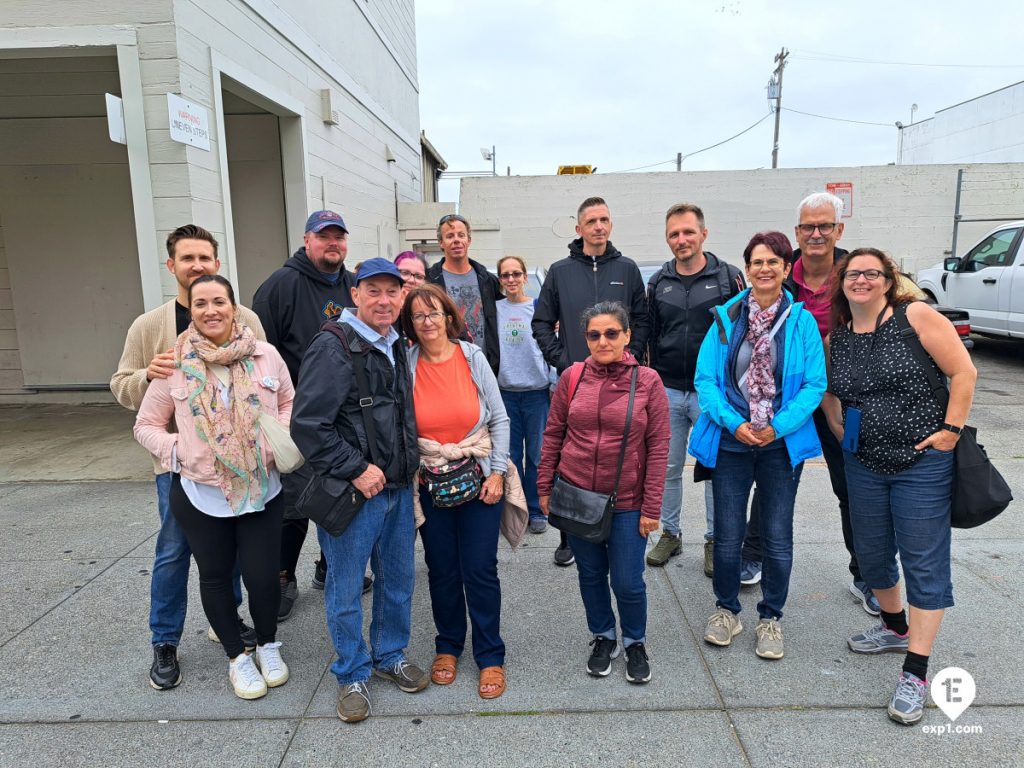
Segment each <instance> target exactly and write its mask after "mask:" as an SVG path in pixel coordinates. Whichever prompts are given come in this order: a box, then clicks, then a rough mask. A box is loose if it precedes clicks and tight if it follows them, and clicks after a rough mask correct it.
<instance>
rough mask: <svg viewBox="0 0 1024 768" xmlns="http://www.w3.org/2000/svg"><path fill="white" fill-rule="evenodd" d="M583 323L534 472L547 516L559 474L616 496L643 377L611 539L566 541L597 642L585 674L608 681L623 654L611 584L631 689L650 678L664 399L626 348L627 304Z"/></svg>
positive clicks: (652, 375) (650, 373)
mask: <svg viewBox="0 0 1024 768" xmlns="http://www.w3.org/2000/svg"><path fill="white" fill-rule="evenodd" d="M580 320H581V323H582V326H583V332H584V334H585V335H586V338H587V346H588V347H589V348H590V356H589V357H588V358H587V359H586V361H585V362H583V363H576V364H575V365H573V366H572V367H570V368H568V369H567V370H566V371H565V372H564V373H563V374H562V377H561V378H560V379H559V381H558V386H557V387H556V388H555V394H554V397H552V399H551V412H550V414H549V415H548V423H547V427H546V428H545V429H544V444H543V447H542V449H541V460H540V466H539V467H538V468H537V492H538V494H539V495H540V507H541V509H542V510H543V512H544V514H545V515H546V514H548V501H549V499H550V496H551V487H552V485H553V483H554V476H555V472H556V471H557V472H558V474H559V475H560V476H561V477H562V478H563V479H564V480H566V481H567V482H569V483H571V484H572V485H575V486H576V487H578V488H584V489H586V490H590V491H597V492H598V493H611V492H612V491H613V490H614V485H615V470H616V467H617V466H618V459H619V453H620V449H621V447H622V438H623V434H624V432H625V428H626V412H627V410H628V403H629V389H630V379H631V378H632V375H633V371H634V369H637V378H636V393H635V400H634V403H633V416H632V419H631V421H630V428H629V439H628V441H627V442H626V452H625V456H624V458H623V462H622V479H621V481H620V482H619V486H618V495H617V496H616V504H615V514H614V517H613V520H612V529H611V535H610V536H609V537H608V540H607V541H605V542H603V543H600V544H595V543H592V542H589V541H586V540H584V539H581V538H577V537H576V536H573V535H571V534H570V535H569V545H570V546H571V547H572V552H573V554H574V555H575V556H576V569H577V571H578V573H579V579H580V595H581V597H582V598H583V607H584V609H585V610H586V614H587V625H588V627H589V629H590V633H591V634H592V635H593V636H594V639H593V640H591V641H590V645H591V647H592V651H591V654H590V658H589V660H588V661H587V673H588V674H590V675H593V676H594V677H605V676H606V675H607V674H608V673H609V672H611V668H612V659H614V658H615V657H616V656H618V655H619V643H618V640H617V639H616V633H615V614H614V613H612V600H611V594H610V592H609V588H608V587H609V581H610V583H611V592H614V593H615V601H616V603H617V604H618V608H619V626H620V627H621V630H622V646H623V648H625V650H626V680H628V681H629V682H631V683H636V684H642V683H646V682H648V681H649V680H650V679H651V667H650V664H649V662H648V658H647V649H646V643H647V585H646V584H644V550H645V548H646V544H647V535H648V534H649V533H650V532H651V531H655V530H657V528H658V524H659V521H660V519H661V497H662V493H663V492H664V490H665V466H666V464H667V463H668V443H669V437H670V433H671V430H670V429H669V420H668V396H667V395H666V394H665V387H664V386H663V385H662V383H661V377H660V376H658V374H657V373H656V372H655V371H654V370H653V369H651V368H647V367H644V366H639V364H638V363H637V361H636V358H635V357H633V355H632V353H631V352H630V351H629V350H628V349H626V345H627V344H629V339H630V332H629V313H628V312H627V311H626V308H625V307H624V306H623V305H622V304H620V303H619V302H617V301H603V302H601V303H599V304H596V305H594V306H593V307H591V308H590V309H588V310H586V311H584V312H583V315H582V317H581V318H580ZM563 330H564V331H565V332H571V331H575V332H577V333H578V332H579V331H576V330H575V329H568V328H566V329H563ZM638 366H639V367H638Z"/></svg>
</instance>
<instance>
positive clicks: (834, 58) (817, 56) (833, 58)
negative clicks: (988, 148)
mask: <svg viewBox="0 0 1024 768" xmlns="http://www.w3.org/2000/svg"><path fill="white" fill-rule="evenodd" d="M794 54H795V55H794V57H793V58H796V59H803V60H805V61H830V62H834V63H836V64H882V65H888V66H893V67H935V68H940V69H1021V68H1024V64H937V63H931V62H923V61H883V60H879V59H862V58H858V57H856V56H841V55H838V54H832V53H819V52H817V51H794Z"/></svg>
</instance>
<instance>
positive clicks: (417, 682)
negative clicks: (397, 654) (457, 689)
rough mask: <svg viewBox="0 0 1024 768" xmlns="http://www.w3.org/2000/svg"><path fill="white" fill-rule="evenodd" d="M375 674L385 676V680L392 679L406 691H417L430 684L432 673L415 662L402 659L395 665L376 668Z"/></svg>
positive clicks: (400, 688) (401, 689) (399, 687)
mask: <svg viewBox="0 0 1024 768" xmlns="http://www.w3.org/2000/svg"><path fill="white" fill-rule="evenodd" d="M373 674H375V675H376V676H377V677H383V678H384V679H385V680H390V681H391V682H393V683H394V684H395V685H397V686H398V689H399V690H400V691H405V692H406V693H417V692H419V691H422V690H423V689H424V688H426V687H427V686H428V685H430V675H428V674H427V673H426V672H424V671H423V670H422V669H420V668H419V667H417V666H416V665H415V664H410V663H409V662H408V661H406V660H405V659H402V660H401V661H400V662H398V663H397V664H395V665H394V666H393V667H388V668H386V669H375V670H373Z"/></svg>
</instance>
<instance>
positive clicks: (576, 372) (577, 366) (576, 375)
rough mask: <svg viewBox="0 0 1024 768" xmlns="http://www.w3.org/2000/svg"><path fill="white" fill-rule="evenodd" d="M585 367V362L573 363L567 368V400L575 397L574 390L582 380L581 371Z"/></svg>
mask: <svg viewBox="0 0 1024 768" xmlns="http://www.w3.org/2000/svg"><path fill="white" fill-rule="evenodd" d="M586 369H587V364H586V363H573V364H572V366H570V368H569V402H570V403H571V402H572V399H573V398H574V397H576V390H577V389H579V388H580V382H581V381H583V373H584V371H586Z"/></svg>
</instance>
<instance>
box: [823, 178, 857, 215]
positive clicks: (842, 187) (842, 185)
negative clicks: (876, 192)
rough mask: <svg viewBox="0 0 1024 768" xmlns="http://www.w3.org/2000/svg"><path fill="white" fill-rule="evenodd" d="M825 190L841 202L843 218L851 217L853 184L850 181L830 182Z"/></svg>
mask: <svg viewBox="0 0 1024 768" xmlns="http://www.w3.org/2000/svg"><path fill="white" fill-rule="evenodd" d="M825 189H827V190H828V191H829V192H831V193H832V194H833V195H835V196H836V197H838V198H839V199H840V200H842V201H843V218H844V219H848V218H850V217H851V216H853V182H852V181H830V182H829V183H828V184H826V185H825Z"/></svg>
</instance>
